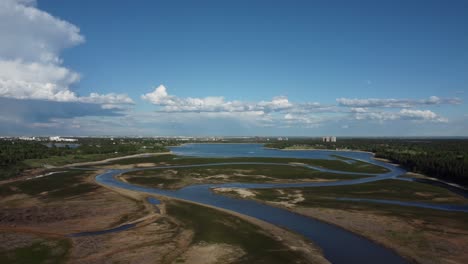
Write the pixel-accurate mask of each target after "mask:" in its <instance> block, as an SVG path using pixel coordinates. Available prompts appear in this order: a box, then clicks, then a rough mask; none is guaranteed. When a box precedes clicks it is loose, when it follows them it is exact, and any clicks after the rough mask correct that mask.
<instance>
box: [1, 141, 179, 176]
mask: <svg viewBox="0 0 468 264" xmlns="http://www.w3.org/2000/svg"><path fill="white" fill-rule="evenodd" d="M174 144H177V143H176V142H172V141H164V140H155V139H130V138H121V139H119V138H117V139H115V140H111V139H108V138H80V139H79V140H78V142H73V143H70V144H67V143H53V142H46V141H24V140H19V139H0V180H2V179H8V178H11V177H16V176H18V174H20V173H21V172H22V171H24V170H26V169H31V168H32V167H31V166H29V165H28V164H27V163H26V162H25V161H27V160H34V159H47V158H53V157H64V158H65V160H66V158H68V157H69V158H70V160H76V159H77V158H86V157H87V156H91V155H94V156H97V157H99V158H102V159H104V158H106V156H122V155H131V154H136V153H143V152H164V151H168V150H167V149H166V146H168V145H174Z"/></svg>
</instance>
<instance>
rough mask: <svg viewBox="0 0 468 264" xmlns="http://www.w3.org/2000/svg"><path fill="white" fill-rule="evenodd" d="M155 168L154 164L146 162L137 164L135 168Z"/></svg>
mask: <svg viewBox="0 0 468 264" xmlns="http://www.w3.org/2000/svg"><path fill="white" fill-rule="evenodd" d="M154 166H156V164H155V163H151V162H147V163H138V164H137V165H136V166H135V167H137V168H148V167H154Z"/></svg>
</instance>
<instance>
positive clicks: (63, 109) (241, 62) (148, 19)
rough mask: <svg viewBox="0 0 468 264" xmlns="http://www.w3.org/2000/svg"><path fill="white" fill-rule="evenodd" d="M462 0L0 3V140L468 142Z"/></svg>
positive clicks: (467, 48) (467, 38)
mask: <svg viewBox="0 0 468 264" xmlns="http://www.w3.org/2000/svg"><path fill="white" fill-rule="evenodd" d="M466 25H468V1H464V0H451V1H443V0H440V1H435V0H425V1H422V0H421V1H417V0H405V1H400V0H393V1H370V0H369V1H366V0H362V1H360V0H356V1H344V0H343V1H334V0H328V1H307V0H303V1H300V0H291V1H276V0H269V1H263V0H255V1H254V0H248V1H244V0H237V1H227V0H226V1H222V0H217V1H215V0H213V1H204V0H200V1H188V0H186V1H180V0H172V1H169V0H168V1H158V0H134V1H112V0H100V1H92V0H67V1H56V0H0V136H20V135H21V136H22V135H24V136H28V135H30V136H32V135H44V136H45V135H69V136H86V135H88V136H93V135H113V136H124V135H126V136H135V135H141V136H223V135H224V136H257V135H265V136H322V135H336V136H377V137H378V136H468V107H467V104H466V101H467V99H468V95H467V93H468V27H467V26H466Z"/></svg>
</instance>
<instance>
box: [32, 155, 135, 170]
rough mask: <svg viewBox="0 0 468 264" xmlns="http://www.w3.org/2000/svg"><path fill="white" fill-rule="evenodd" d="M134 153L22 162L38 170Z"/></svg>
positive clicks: (50, 158)
mask: <svg viewBox="0 0 468 264" xmlns="http://www.w3.org/2000/svg"><path fill="white" fill-rule="evenodd" d="M132 154H135V153H133V152H132V153H124V154H123V153H121V154H118V153H117V154H116V153H108V154H72V155H66V156H52V157H49V158H45V159H29V160H25V161H23V162H24V164H26V165H27V166H29V167H32V168H40V167H43V166H44V165H52V166H63V165H67V164H71V163H78V162H88V161H99V160H104V159H109V158H115V157H119V156H123V155H132Z"/></svg>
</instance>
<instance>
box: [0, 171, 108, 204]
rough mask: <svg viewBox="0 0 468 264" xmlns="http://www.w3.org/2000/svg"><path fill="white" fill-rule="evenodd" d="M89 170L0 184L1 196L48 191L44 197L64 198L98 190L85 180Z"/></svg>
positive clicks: (32, 194)
mask: <svg viewBox="0 0 468 264" xmlns="http://www.w3.org/2000/svg"><path fill="white" fill-rule="evenodd" d="M87 176H88V172H84V171H79V170H71V171H67V172H60V173H57V174H52V175H49V176H45V177H42V178H37V179H31V180H25V181H18V182H13V183H9V184H3V185H0V197H4V196H8V195H12V194H23V193H24V194H27V195H31V196H36V195H39V194H42V193H45V192H47V195H45V196H43V198H44V199H63V198H69V197H73V196H77V195H81V194H85V193H88V192H91V191H94V190H96V189H97V188H99V186H97V185H95V184H91V183H86V182H83V180H84V178H85V177H87Z"/></svg>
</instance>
